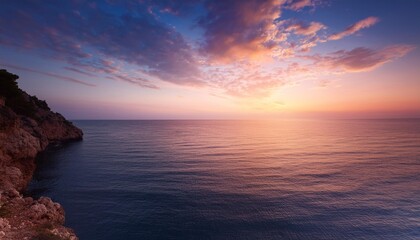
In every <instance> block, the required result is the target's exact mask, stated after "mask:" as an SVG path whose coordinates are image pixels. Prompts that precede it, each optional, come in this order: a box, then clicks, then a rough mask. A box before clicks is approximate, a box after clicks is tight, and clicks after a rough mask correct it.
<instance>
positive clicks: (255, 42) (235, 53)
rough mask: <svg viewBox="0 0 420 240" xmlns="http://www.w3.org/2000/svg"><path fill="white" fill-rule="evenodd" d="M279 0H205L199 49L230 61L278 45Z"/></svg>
mask: <svg viewBox="0 0 420 240" xmlns="http://www.w3.org/2000/svg"><path fill="white" fill-rule="evenodd" d="M282 4H284V1H279V0H249V1H229V0H228V1H208V2H207V3H206V9H207V11H208V12H207V14H206V15H205V16H204V17H202V18H201V19H200V21H199V25H200V26H201V27H202V28H204V30H205V32H204V38H205V42H204V44H203V46H202V49H201V50H202V52H204V53H206V54H209V55H210V56H211V57H213V58H214V59H216V60H221V61H226V62H229V61H230V62H231V61H237V60H240V59H243V58H259V57H264V56H265V55H267V54H269V52H270V50H271V49H272V48H273V47H275V46H276V45H277V40H278V36H277V27H276V25H275V23H274V20H275V19H276V18H278V17H279V16H280V13H281V5H282Z"/></svg>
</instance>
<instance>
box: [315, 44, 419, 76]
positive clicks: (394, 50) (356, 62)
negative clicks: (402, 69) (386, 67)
mask: <svg viewBox="0 0 420 240" xmlns="http://www.w3.org/2000/svg"><path fill="white" fill-rule="evenodd" d="M414 48H415V47H413V46H411V45H393V46H388V47H385V48H383V49H379V50H375V49H369V48H365V47H359V48H355V49H353V50H350V51H345V50H341V51H337V52H334V53H331V54H329V55H327V56H315V57H313V58H312V60H314V61H315V62H316V64H315V66H318V67H326V68H329V69H341V70H343V71H346V72H363V71H369V70H372V69H375V68H377V67H379V66H382V65H383V64H385V63H387V62H390V61H393V60H395V59H397V58H400V57H402V56H404V55H406V54H407V53H409V52H410V51H412V50H413V49H414Z"/></svg>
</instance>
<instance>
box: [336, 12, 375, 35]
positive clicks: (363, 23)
mask: <svg viewBox="0 0 420 240" xmlns="http://www.w3.org/2000/svg"><path fill="white" fill-rule="evenodd" d="M377 22H379V18H377V17H368V18H365V19H363V20H360V21H358V22H357V23H355V24H353V25H351V26H349V27H347V28H346V29H345V30H344V31H342V32H339V33H334V34H332V35H330V36H329V37H328V40H339V39H342V38H344V37H346V36H348V35H351V34H354V33H356V32H358V31H360V30H362V29H364V28H368V27H371V26H373V25H375V24H376V23H377Z"/></svg>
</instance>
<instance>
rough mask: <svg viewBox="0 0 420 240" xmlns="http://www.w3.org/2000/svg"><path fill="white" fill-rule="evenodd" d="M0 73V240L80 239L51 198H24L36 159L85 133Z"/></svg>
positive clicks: (60, 207)
mask: <svg viewBox="0 0 420 240" xmlns="http://www.w3.org/2000/svg"><path fill="white" fill-rule="evenodd" d="M17 79H18V76H17V75H14V74H11V73H9V72H7V71H6V70H0V239H5V240H6V239H10V240H13V239H28V240H30V239H56V240H59V239H69V240H76V239H78V238H77V236H76V234H75V233H74V232H73V230H71V229H70V228H67V227H64V226H63V224H64V221H65V213H64V209H63V207H62V206H61V205H60V204H59V203H56V202H53V201H52V200H51V199H50V198H47V197H41V198H39V199H33V198H32V197H24V196H23V191H24V190H25V189H26V187H27V186H28V184H29V182H30V181H31V180H32V176H33V173H34V171H35V169H36V157H37V155H38V154H39V153H41V152H43V151H45V150H46V149H47V148H48V147H49V146H51V145H54V144H58V143H66V142H69V141H80V140H82V138H83V132H82V131H81V130H80V129H79V128H77V127H76V126H74V125H73V124H72V123H71V122H69V121H67V120H66V119H65V118H64V117H63V116H62V115H60V114H59V113H55V112H52V111H51V109H50V108H49V107H48V104H47V103H46V102H45V101H42V100H39V99H38V98H37V97H35V96H30V95H29V94H27V93H26V92H24V91H22V90H21V89H19V88H18V86H17V82H16V80H17Z"/></svg>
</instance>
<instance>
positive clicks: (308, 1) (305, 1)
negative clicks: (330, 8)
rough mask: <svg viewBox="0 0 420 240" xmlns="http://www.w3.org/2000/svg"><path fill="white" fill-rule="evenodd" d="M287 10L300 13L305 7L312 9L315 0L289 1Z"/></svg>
mask: <svg viewBox="0 0 420 240" xmlns="http://www.w3.org/2000/svg"><path fill="white" fill-rule="evenodd" d="M287 3H288V4H287V5H286V8H288V9H291V10H295V11H298V10H300V9H302V8H305V7H311V6H314V5H315V3H314V1H313V0H289V1H287Z"/></svg>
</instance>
